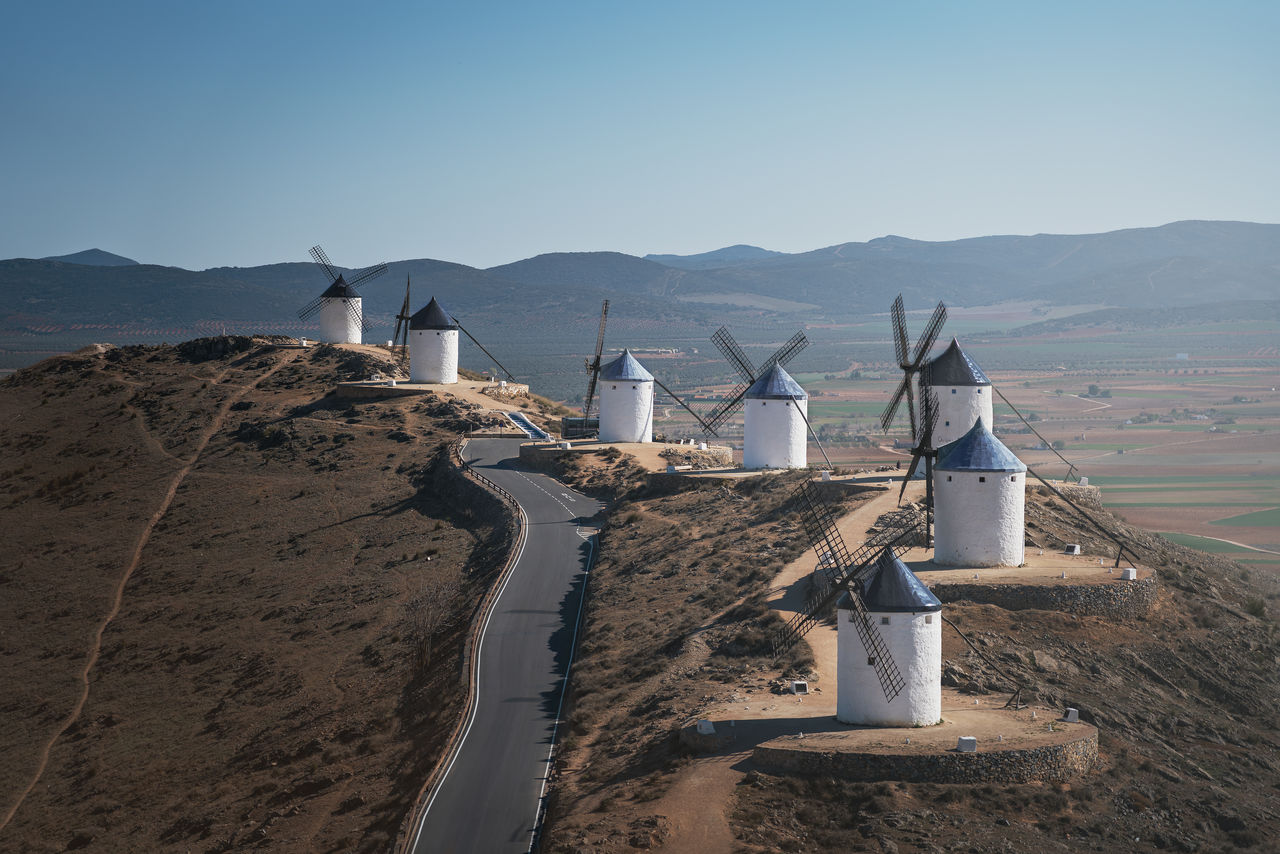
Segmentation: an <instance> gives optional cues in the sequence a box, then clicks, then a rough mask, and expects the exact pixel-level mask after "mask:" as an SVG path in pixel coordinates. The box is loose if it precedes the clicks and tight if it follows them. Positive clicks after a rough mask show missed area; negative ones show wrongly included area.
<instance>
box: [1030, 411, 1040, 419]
mask: <svg viewBox="0 0 1280 854" xmlns="http://www.w3.org/2000/svg"><path fill="white" fill-rule="evenodd" d="M1027 420H1028V421H1039V420H1040V416H1039V415H1036V414H1035V413H1034V412H1031V413H1028V414H1027Z"/></svg>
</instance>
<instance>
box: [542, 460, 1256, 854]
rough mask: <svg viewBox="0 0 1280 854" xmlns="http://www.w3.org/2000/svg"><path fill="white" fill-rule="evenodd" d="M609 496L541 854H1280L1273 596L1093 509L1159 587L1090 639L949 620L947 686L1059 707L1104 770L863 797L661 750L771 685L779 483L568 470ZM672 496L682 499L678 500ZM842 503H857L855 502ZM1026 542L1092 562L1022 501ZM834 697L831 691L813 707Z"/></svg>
mask: <svg viewBox="0 0 1280 854" xmlns="http://www.w3.org/2000/svg"><path fill="white" fill-rule="evenodd" d="M564 467H565V474H566V476H568V477H571V478H572V479H575V480H577V481H578V482H581V483H589V484H595V485H596V486H597V487H599V488H606V487H608V486H610V485H611V486H613V487H614V488H616V489H618V490H620V494H619V496H618V498H619V505H618V506H617V507H616V508H615V509H614V511H613V512H612V513H611V515H610V518H609V520H608V523H607V525H606V527H605V529H604V530H603V532H602V534H601V538H600V552H599V560H598V563H597V565H596V567H595V569H594V570H593V573H592V578H591V581H590V587H589V595H590V598H589V600H588V604H587V608H586V617H585V623H584V630H583V635H582V637H581V641H580V647H579V650H580V652H579V656H580V657H579V660H578V662H577V663H576V665H575V669H574V673H573V681H572V689H571V702H572V710H571V712H570V721H571V735H570V737H569V738H568V739H567V740H566V742H565V743H564V746H563V750H562V752H561V754H560V758H559V776H558V780H557V784H556V788H555V791H554V794H553V806H552V809H551V813H550V820H549V824H548V828H547V830H546V833H545V834H544V846H543V850H545V851H551V852H574V854H592V852H598V853H600V854H602V853H603V852H621V851H629V850H635V849H637V848H640V849H650V848H652V849H654V850H669V851H696V852H699V854H714V852H719V851H734V852H760V854H763V852H772V851H811V852H831V851H886V852H893V851H900V852H904V854H905V852H936V851H965V852H970V851H972V852H987V851H1069V850H1098V851H1187V852H1191V851H1226V850H1237V849H1239V850H1256V851H1275V850H1277V847H1276V846H1277V845H1280V831H1278V830H1277V828H1278V827H1280V735H1278V733H1280V711H1278V710H1280V633H1277V630H1276V624H1275V622H1274V620H1275V617H1276V615H1277V612H1278V611H1280V602H1277V592H1276V591H1277V585H1276V583H1275V579H1273V578H1260V577H1256V576H1251V575H1250V572H1249V571H1248V570H1246V569H1243V568H1242V567H1240V566H1238V565H1236V564H1232V563H1230V562H1228V561H1224V560H1221V559H1219V558H1216V557H1213V556H1210V555H1205V554H1201V553H1199V552H1194V551H1191V550H1188V549H1185V548H1182V547H1179V546H1176V545H1173V544H1171V543H1168V542H1166V541H1164V540H1161V539H1160V538H1158V537H1154V536H1152V535H1150V534H1147V533H1146V532H1143V531H1141V530H1138V529H1134V528H1131V527H1129V526H1126V525H1124V524H1123V523H1121V522H1119V521H1118V520H1115V519H1114V518H1112V517H1109V516H1107V515H1106V514H1105V512H1104V511H1101V510H1097V511H1095V512H1097V513H1098V514H1099V515H1100V516H1101V517H1102V518H1103V519H1105V520H1106V524H1108V525H1111V526H1112V527H1113V528H1114V529H1115V530H1116V531H1118V532H1120V533H1122V534H1123V536H1125V537H1127V538H1128V539H1129V540H1130V541H1131V542H1132V543H1134V545H1135V547H1136V548H1137V549H1138V550H1139V554H1140V555H1141V556H1142V559H1143V560H1144V562H1146V563H1147V564H1149V565H1152V566H1154V567H1156V568H1157V569H1158V572H1159V574H1160V578H1161V591H1160V594H1159V601H1158V605H1157V607H1156V609H1155V610H1154V612H1153V613H1152V614H1150V615H1149V616H1148V617H1147V618H1145V619H1142V620H1131V621H1109V620H1104V619H1100V618H1095V617H1083V618H1082V617H1075V616H1069V615H1064V614H1060V613H1057V612H1047V611H1006V610H1003V609H1001V608H997V607H995V606H992V605H986V604H974V603H956V604H952V605H947V606H946V607H945V612H944V613H946V614H947V615H948V616H949V617H950V618H951V619H952V620H954V621H955V622H956V623H958V624H959V625H960V627H961V628H962V630H963V631H965V632H966V633H967V634H968V635H969V637H970V638H971V639H973V640H974V642H975V643H976V644H977V645H978V646H979V647H981V648H982V649H983V650H984V652H985V654H986V656H987V657H988V658H990V659H992V660H993V661H995V662H996V663H998V665H999V667H1000V672H993V671H992V669H991V668H990V667H989V666H987V665H986V664H984V663H983V662H982V661H981V660H980V659H979V658H978V657H977V656H976V655H974V654H973V653H972V652H970V651H969V650H968V648H967V647H966V646H965V645H964V643H963V642H962V641H961V640H960V639H959V637H958V636H957V635H956V634H955V633H954V632H953V631H951V630H950V629H947V630H946V631H945V633H944V649H943V654H944V657H945V659H946V662H945V664H944V673H945V674H946V676H945V681H947V682H948V684H950V685H953V686H957V687H960V688H962V689H964V690H968V691H973V692H977V693H983V694H990V695H991V699H992V700H997V699H998V700H999V701H1000V702H1002V701H1003V699H1004V698H1005V697H1007V696H1008V693H1009V692H1010V691H1011V690H1012V689H1013V688H1014V687H1015V683H1017V684H1022V685H1025V686H1027V692H1028V695H1029V699H1032V700H1036V701H1039V702H1041V703H1043V704H1047V705H1049V706H1051V707H1053V706H1057V707H1063V706H1067V705H1070V706H1074V707H1077V708H1079V709H1080V712H1081V716H1082V718H1084V719H1085V720H1087V721H1089V722H1091V723H1094V724H1096V725H1097V726H1098V727H1099V729H1100V730H1101V732H1102V736H1101V739H1102V740H1101V751H1102V761H1101V763H1100V765H1099V767H1097V768H1096V769H1095V770H1094V771H1093V772H1092V773H1091V774H1090V775H1089V776H1087V777H1086V778H1084V779H1080V780H1078V781H1075V782H1074V783H1072V784H1070V785H1047V784H1023V785H1007V786H1004V785H985V786H960V785H954V786H948V785H916V784H905V783H879V784H858V783H849V782H839V781H834V780H828V779H820V780H808V779H801V778H786V777H781V776H776V775H771V774H767V773H763V772H761V771H760V770H758V769H754V768H753V767H752V765H751V762H750V754H749V748H748V749H747V752H746V753H745V754H744V753H736V754H735V753H734V751H735V749H736V750H739V751H741V750H742V749H743V748H741V747H738V748H734V747H730V748H727V749H726V751H725V752H724V753H722V754H719V755H712V756H694V755H690V754H688V753H687V752H686V751H685V750H684V749H683V748H681V747H680V745H679V744H678V742H677V740H676V738H675V735H674V734H675V732H676V730H677V729H678V727H679V726H680V725H681V724H683V723H685V722H686V721H687V720H689V719H691V718H693V717H695V716H697V715H698V713H699V712H700V711H701V710H702V709H705V708H708V707H709V706H712V705H719V704H722V703H723V702H724V701H726V700H727V699H728V698H730V697H732V696H734V694H735V692H739V691H742V690H743V689H747V688H759V687H760V686H761V685H763V684H766V683H767V682H768V681H769V680H771V679H774V678H776V677H777V676H778V675H779V673H780V670H781V669H783V668H785V667H793V668H794V667H801V668H803V666H804V662H803V654H801V655H800V657H799V658H798V659H793V660H791V661H789V662H783V663H782V667H780V666H779V665H778V664H776V663H774V662H772V661H770V660H769V659H768V658H767V657H764V656H763V655H761V653H763V652H765V651H766V649H767V647H766V645H765V644H764V643H763V641H764V640H765V632H764V629H765V628H766V627H767V625H768V622H769V620H770V618H771V616H772V614H771V613H770V614H766V613H765V612H764V609H763V606H762V604H761V601H760V598H759V594H760V593H761V592H762V591H764V590H765V589H766V588H767V587H769V585H770V581H771V579H772V578H773V576H774V575H775V574H776V572H777V570H778V569H779V568H781V566H782V564H783V563H784V562H785V561H787V560H789V556H791V555H793V554H795V552H796V550H797V549H800V548H802V547H806V546H807V545H808V544H807V542H805V541H804V535H803V533H802V532H801V531H800V530H799V527H798V525H797V518H796V516H795V515H794V513H793V512H792V510H793V508H792V507H791V506H790V505H789V503H788V498H789V496H790V494H791V490H792V488H793V483H792V480H793V479H794V477H795V476H794V475H792V476H770V477H763V478H759V479H756V480H746V481H738V482H724V481H712V482H707V481H675V480H671V481H666V483H667V484H668V485H667V486H665V487H662V486H653V485H646V484H645V483H644V482H643V481H640V480H638V479H635V478H629V477H625V476H613V477H610V476H609V472H610V471H614V472H625V471H626V460H625V459H615V460H603V459H602V460H599V461H598V462H597V463H596V464H595V465H586V466H584V465H582V464H581V463H578V464H576V465H571V464H569V463H567V462H566V463H565V464H564ZM681 484H683V485H684V486H683V488H682V487H681ZM852 500H853V501H856V500H857V499H856V498H854V499H852ZM1028 523H1029V525H1028V527H1029V533H1030V534H1031V535H1032V536H1033V537H1034V538H1037V539H1041V540H1047V541H1050V542H1062V541H1071V542H1081V543H1083V544H1084V546H1085V549H1086V552H1089V551H1091V550H1092V553H1095V554H1100V553H1104V552H1103V551H1102V549H1103V542H1102V541H1101V539H1100V538H1099V537H1098V536H1096V535H1095V534H1090V533H1087V532H1082V531H1080V530H1079V529H1078V527H1077V522H1076V517H1074V516H1072V515H1071V514H1070V513H1069V512H1068V511H1067V508H1066V507H1065V505H1063V504H1062V503H1061V502H1060V501H1058V500H1057V499H1053V498H1046V497H1044V496H1043V495H1034V494H1033V495H1031V496H1030V497H1029V505H1028ZM826 689H827V690H832V686H826Z"/></svg>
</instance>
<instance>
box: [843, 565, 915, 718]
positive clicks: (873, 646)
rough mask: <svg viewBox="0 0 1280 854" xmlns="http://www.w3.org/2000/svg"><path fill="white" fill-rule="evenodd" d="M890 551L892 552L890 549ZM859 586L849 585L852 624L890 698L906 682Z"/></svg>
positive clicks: (895, 694)
mask: <svg viewBox="0 0 1280 854" xmlns="http://www.w3.org/2000/svg"><path fill="white" fill-rule="evenodd" d="M890 553H891V554H892V551H891V550H890ZM860 587H861V585H860V584H851V585H849V601H850V603H851V604H852V605H853V625H854V628H855V629H857V630H858V638H859V639H860V640H861V641H862V646H863V648H864V649H865V650H866V651H867V656H868V657H869V658H870V659H871V666H872V668H873V669H874V670H875V672H876V678H877V679H878V680H879V681H880V689H881V690H882V691H884V698H885V699H886V700H892V699H893V698H894V697H896V696H898V694H900V693H901V692H902V689H903V688H905V687H906V686H907V682H906V680H905V679H903V678H902V671H900V670H898V665H897V664H896V663H894V660H893V656H892V655H890V654H889V646H888V644H886V643H885V642H884V637H883V636H882V635H881V634H880V629H879V628H877V627H876V624H875V623H873V622H871V614H870V612H869V611H867V604H866V603H865V602H863V601H862V591H861V589H859V588H860Z"/></svg>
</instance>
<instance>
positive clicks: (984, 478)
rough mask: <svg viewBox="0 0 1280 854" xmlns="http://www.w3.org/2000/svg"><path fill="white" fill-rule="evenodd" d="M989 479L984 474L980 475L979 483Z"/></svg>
mask: <svg viewBox="0 0 1280 854" xmlns="http://www.w3.org/2000/svg"><path fill="white" fill-rule="evenodd" d="M986 482H987V479H986V477H985V476H983V475H978V483H986Z"/></svg>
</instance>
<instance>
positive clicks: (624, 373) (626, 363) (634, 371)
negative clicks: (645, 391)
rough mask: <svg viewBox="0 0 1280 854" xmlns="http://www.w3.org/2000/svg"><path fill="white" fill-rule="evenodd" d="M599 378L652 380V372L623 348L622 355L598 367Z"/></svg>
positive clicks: (647, 381)
mask: <svg viewBox="0 0 1280 854" xmlns="http://www.w3.org/2000/svg"><path fill="white" fill-rule="evenodd" d="M600 379H602V380H609V381H610V382H618V381H620V380H625V381H627V382H641V383H651V382H653V374H651V373H649V372H648V371H646V370H645V369H644V365H642V364H640V363H639V362H638V361H636V357H635V356H633V355H631V351H630V350H623V351H622V355H621V356H619V357H618V358H616V359H614V360H613V361H612V362H610V363H609V364H607V365H605V366H604V367H603V368H601V369H600Z"/></svg>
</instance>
